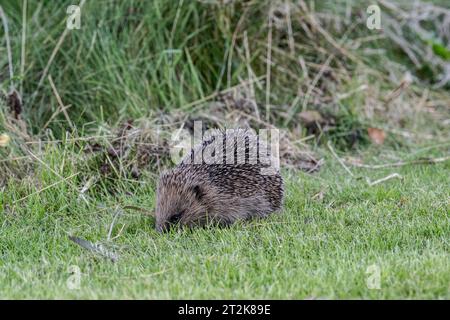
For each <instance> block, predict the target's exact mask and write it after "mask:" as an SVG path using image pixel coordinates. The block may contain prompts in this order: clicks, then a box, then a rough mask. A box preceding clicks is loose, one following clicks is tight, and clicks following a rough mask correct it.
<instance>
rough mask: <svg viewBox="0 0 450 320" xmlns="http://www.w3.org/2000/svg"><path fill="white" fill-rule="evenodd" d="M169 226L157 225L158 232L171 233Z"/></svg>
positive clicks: (165, 224)
mask: <svg viewBox="0 0 450 320" xmlns="http://www.w3.org/2000/svg"><path fill="white" fill-rule="evenodd" d="M169 226H170V225H169V224H168V223H158V224H156V231H158V232H159V233H164V232H167V231H169Z"/></svg>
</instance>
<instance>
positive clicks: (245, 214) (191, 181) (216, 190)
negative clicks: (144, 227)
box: [155, 129, 283, 232]
mask: <svg viewBox="0 0 450 320" xmlns="http://www.w3.org/2000/svg"><path fill="white" fill-rule="evenodd" d="M276 160H277V159H276V158H275V156H274V155H272V152H271V150H269V148H268V147H267V144H266V143H265V142H263V139H260V138H259V137H258V136H257V135H256V134H255V133H254V131H251V130H249V129H227V130H214V131H212V132H210V133H209V134H207V135H205V137H204V138H203V141H202V142H201V143H199V144H198V145H196V146H194V147H193V148H192V149H191V150H190V152H189V153H188V154H187V155H186V156H185V157H184V158H183V159H182V160H181V162H180V163H179V164H178V165H177V166H176V167H175V168H174V169H171V170H168V171H165V172H163V173H162V174H161V175H160V177H159V181H158V186H157V192H156V210H155V216H156V230H157V231H159V232H164V231H168V230H169V229H170V228H171V227H172V226H174V225H181V226H187V227H193V226H205V225H211V224H213V225H219V226H226V225H230V224H232V223H234V222H235V221H237V220H249V219H252V218H257V217H260V218H262V217H267V216H268V215H270V214H271V213H274V212H280V210H281V208H282V204H283V179H282V177H281V175H280V172H279V167H278V166H277V165H274V164H277V163H278V162H277V161H276Z"/></svg>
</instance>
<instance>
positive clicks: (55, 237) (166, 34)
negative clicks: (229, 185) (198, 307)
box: [0, 0, 450, 299]
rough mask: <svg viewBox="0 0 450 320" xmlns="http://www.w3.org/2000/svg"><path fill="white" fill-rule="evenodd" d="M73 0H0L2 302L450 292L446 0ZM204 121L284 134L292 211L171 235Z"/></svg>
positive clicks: (445, 294)
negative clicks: (74, 25)
mask: <svg viewBox="0 0 450 320" xmlns="http://www.w3.org/2000/svg"><path fill="white" fill-rule="evenodd" d="M72 2H73V1H59V2H58V5H55V4H54V3H53V2H52V1H27V0H16V1H9V0H7V1H4V0H0V6H1V9H2V11H0V12H3V14H2V23H3V27H2V28H0V257H1V259H0V297H1V298H289V299H292V298H295V299H306V298H311V299H315V298H441V299H448V298H450V294H449V285H448V284H449V283H450V273H449V272H448V270H450V259H449V243H448V239H449V236H450V233H449V230H450V225H449V221H450V220H449V212H450V210H449V209H450V202H449V199H450V190H449V188H448V186H449V184H450V175H449V174H448V172H449V169H450V167H449V166H450V162H449V151H450V135H449V133H450V130H449V125H450V122H449V119H450V94H449V91H448V90H449V86H450V85H449V81H450V67H449V61H448V56H449V52H450V51H449V50H450V47H449V43H450V25H449V21H450V7H449V5H448V3H447V1H423V2H421V3H420V4H418V5H414V4H412V3H411V2H410V1H401V0H396V1H382V0H380V1H378V2H376V3H377V5H378V6H379V8H380V9H381V29H380V30H377V29H374V30H371V29H369V28H368V27H367V24H366V22H367V18H368V13H367V11H366V10H367V7H368V6H369V5H370V4H372V2H370V3H369V2H366V1H344V0H341V1H291V0H288V1H237V0H236V1H228V0H221V1H219V0H217V1H213V0H211V1H207V0H203V1H200V0H199V1H183V0H180V1H169V0H153V1H137V0H136V1H133V0H129V1H106V0H102V1H81V3H80V7H81V11H80V12H81V20H80V21H81V25H80V26H81V28H80V29H73V30H70V29H67V28H66V22H67V19H68V15H70V13H69V14H68V13H67V8H68V6H69V5H71V4H73V3H72ZM5 26H6V28H5ZM6 29H8V30H7V32H6ZM8 47H10V50H9V49H8ZM9 56H10V57H11V59H9ZM195 120H202V121H203V125H204V126H205V127H206V128H209V127H234V126H251V127H253V128H256V129H258V128H267V127H271V126H275V127H277V128H279V129H281V131H282V140H281V141H280V154H281V157H282V159H281V160H282V164H283V176H284V177H285V179H286V199H285V209H284V210H283V212H282V213H281V214H280V215H275V216H272V217H270V218H269V219H265V220H258V221H252V222H245V223H239V224H237V225H234V226H232V227H230V228H225V229H217V228H205V229H194V230H184V229H175V230H173V231H172V232H171V233H169V234H165V235H161V234H158V233H157V232H156V231H155V230H154V221H153V218H152V217H150V216H149V212H151V211H152V209H153V206H154V197H155V180H156V177H157V176H158V173H159V171H160V170H162V169H163V168H165V167H168V166H172V165H173V163H172V162H171V161H170V149H171V141H170V135H171V134H172V133H173V132H174V131H175V130H176V129H179V128H180V127H183V128H185V129H188V131H190V130H191V129H192V126H193V122H194V121H195ZM139 208H141V209H143V210H139ZM69 236H76V237H78V238H80V239H86V240H88V241H90V242H91V243H93V244H97V245H101V248H102V250H100V254H95V253H93V252H90V251H89V250H86V249H85V248H83V247H81V246H78V245H77V244H76V243H74V242H73V241H71V240H70V239H69ZM102 252H103V254H102ZM105 252H106V253H113V254H114V256H116V257H117V261H115V262H114V261H111V259H108V257H105V254H104V253H105ZM106 255H108V254H106ZM374 270H375V271H374ZM377 270H378V271H379V272H380V283H379V285H380V286H379V287H380V289H376V288H373V287H371V285H370V281H372V280H373V279H374V278H373V277H374V276H376V273H377ZM374 272H375V273H374ZM78 275H80V278H79V279H80V283H79V285H78V283H77V281H76V279H78V278H77V277H78ZM74 286H75V287H76V288H75V289H74ZM77 288H78V289H77Z"/></svg>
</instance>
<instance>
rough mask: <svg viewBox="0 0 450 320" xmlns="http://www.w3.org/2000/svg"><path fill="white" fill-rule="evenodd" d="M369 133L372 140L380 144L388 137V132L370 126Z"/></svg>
mask: <svg viewBox="0 0 450 320" xmlns="http://www.w3.org/2000/svg"><path fill="white" fill-rule="evenodd" d="M367 133H368V134H369V138H370V140H371V141H372V142H373V143H375V144H378V145H380V144H383V142H384V139H386V134H385V133H384V131H383V130H381V129H377V128H368V129H367Z"/></svg>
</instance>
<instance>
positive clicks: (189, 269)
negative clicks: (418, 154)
mask: <svg viewBox="0 0 450 320" xmlns="http://www.w3.org/2000/svg"><path fill="white" fill-rule="evenodd" d="M55 154H56V153H55ZM327 162H328V165H327V166H325V167H324V169H323V170H322V171H321V172H320V173H319V174H317V175H308V174H302V173H293V172H284V176H285V178H286V190H287V191H286V199H285V209H284V210H283V212H282V213H281V214H280V215H276V216H272V217H270V218H269V219H266V220H259V221H253V222H249V223H239V224H237V225H234V226H232V227H231V228H225V229H193V230H176V229H175V230H174V231H172V232H171V233H169V234H164V235H161V234H158V233H157V232H155V230H154V223H153V220H152V218H149V217H146V216H143V215H141V214H140V213H137V212H135V211H127V212H126V214H123V215H121V216H119V217H118V219H117V221H116V224H115V227H114V230H113V234H112V235H113V236H115V235H117V234H118V232H119V230H120V229H121V228H122V227H124V229H123V231H122V233H121V234H120V236H119V237H118V238H116V239H114V240H112V241H110V242H109V243H108V242H107V241H106V238H107V234H108V230H109V226H110V224H111V221H112V219H113V216H114V214H115V209H114V207H115V206H116V205H122V206H123V205H130V204H133V205H137V206H140V207H147V208H151V207H152V206H153V203H154V188H153V183H151V182H149V183H144V184H142V185H141V184H138V183H135V184H133V183H126V182H123V181H122V182H121V189H122V192H120V193H119V194H117V195H116V196H111V195H110V196H104V195H100V193H99V194H98V195H96V194H91V195H90V196H91V197H90V200H89V203H88V204H86V203H85V202H83V201H81V200H80V199H78V192H77V191H76V190H74V189H73V188H72V187H70V185H69V184H68V183H61V184H59V185H57V186H55V187H53V188H51V189H47V190H44V191H43V192H41V193H40V194H36V195H32V196H29V197H28V198H27V199H25V200H22V201H19V202H17V203H16V204H13V202H14V201H15V200H17V199H20V198H21V197H23V196H24V195H29V194H31V193H33V192H36V190H37V189H38V188H35V187H31V186H29V187H25V186H24V183H22V184H21V185H17V184H12V185H11V186H10V187H9V188H8V191H7V192H4V193H3V195H2V197H1V207H0V208H2V211H3V212H4V213H3V215H2V216H1V217H0V225H1V226H2V228H1V229H0V238H1V239H2V240H1V242H0V253H1V260H0V284H1V285H0V297H1V298H156V299H160V298H185V299H190V298H243V299H247V298H274V299H281V298H287V299H292V298H294V299H303V298H311V297H316V298H356V299H359V298H444V299H448V298H450V293H449V283H450V273H449V270H450V254H449V253H450V252H449V242H448V241H449V230H450V223H449V209H450V206H449V197H450V192H449V188H448V186H449V184H450V176H449V175H448V172H449V169H450V165H449V163H448V162H447V163H444V164H437V165H428V166H427V165H423V166H406V167H402V168H397V170H395V172H398V173H400V174H401V175H402V176H403V180H396V179H394V180H390V181H387V182H384V183H382V184H379V185H376V186H372V187H369V186H367V184H366V182H365V180H364V179H357V178H351V177H350V176H348V174H347V173H346V172H345V171H344V170H343V168H342V167H340V166H339V165H338V164H337V163H336V161H335V160H334V158H329V159H327ZM47 163H49V165H50V166H51V167H52V168H53V169H54V170H58V168H61V163H60V162H58V159H53V158H52V156H50V157H49V159H47ZM63 166H65V167H64V168H63V170H62V171H61V175H62V176H69V175H70V174H71V172H72V171H71V169H70V165H67V164H66V165H63ZM393 171H394V170H392V169H386V170H376V171H367V170H354V173H355V174H356V176H368V177H370V178H371V179H372V180H374V179H376V178H380V177H383V176H386V175H387V174H389V173H391V172H393ZM37 179H38V180H39V181H40V182H41V186H40V188H44V187H45V186H47V185H50V184H52V183H54V182H56V181H58V180H59V178H58V177H56V176H55V175H54V173H53V172H51V171H50V170H49V169H48V168H45V167H42V166H41V168H40V169H39V173H38V178H37ZM72 182H76V178H74V180H73V181H72ZM144 182H145V181H144ZM321 191H322V193H323V197H322V198H320V197H316V198H314V195H316V194H317V193H319V192H321ZM127 193H131V194H132V195H128V194H127ZM68 235H76V236H78V237H81V238H85V239H88V240H90V241H92V242H102V243H104V244H105V245H108V244H109V245H108V247H109V248H111V250H114V251H115V252H116V253H117V254H118V255H119V260H118V262H116V263H113V262H111V261H109V260H107V259H105V258H103V257H98V256H94V255H93V254H92V253H90V252H89V251H86V250H85V249H82V248H81V247H79V246H77V245H75V244H74V243H73V242H71V241H70V240H69V239H68ZM374 264H375V265H377V266H379V268H380V271H381V289H379V290H376V289H368V287H367V285H366V281H367V278H368V277H369V276H370V274H367V273H366V271H367V268H368V267H369V266H371V265H374ZM72 265H75V266H78V267H79V268H80V270H81V273H82V275H81V283H80V288H79V289H78V290H71V289H69V288H68V287H67V280H68V278H69V277H70V276H71V274H70V269H69V268H70V266H72Z"/></svg>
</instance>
